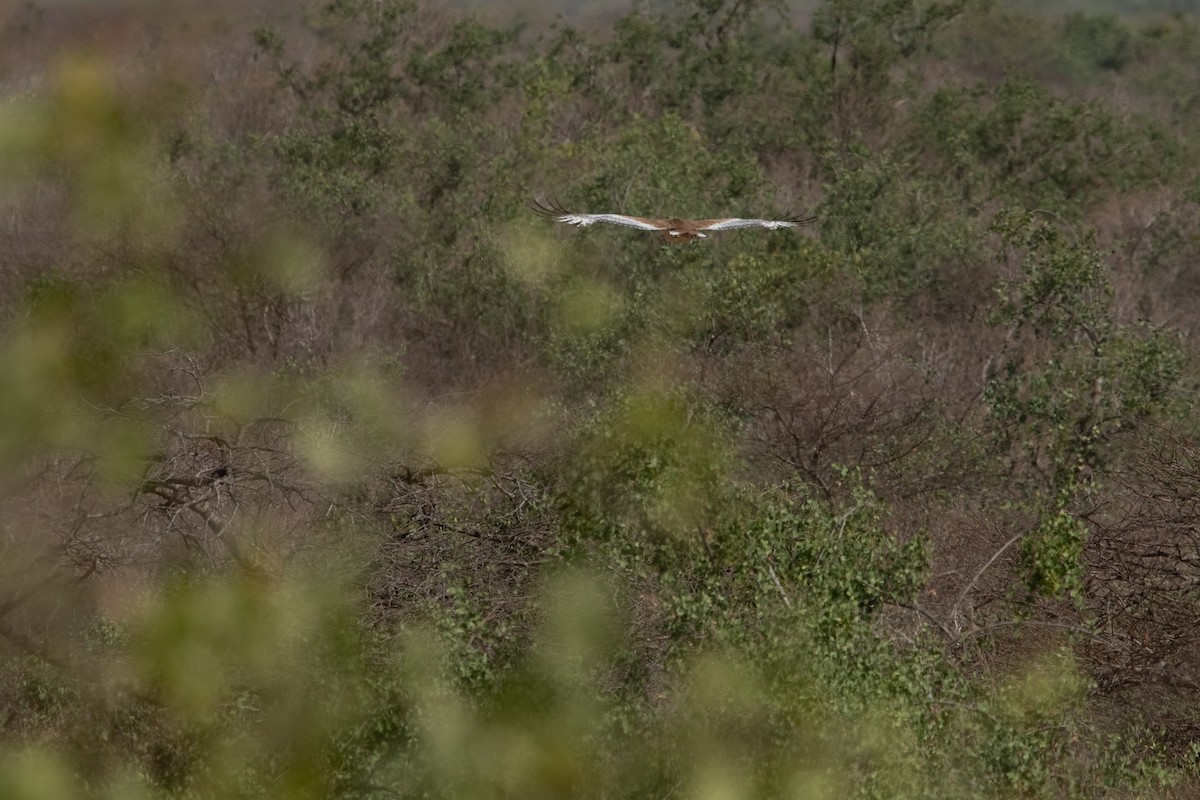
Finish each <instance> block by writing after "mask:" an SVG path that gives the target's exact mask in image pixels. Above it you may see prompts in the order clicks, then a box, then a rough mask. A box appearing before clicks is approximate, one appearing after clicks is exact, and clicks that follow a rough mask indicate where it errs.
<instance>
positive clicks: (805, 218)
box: [783, 214, 817, 225]
mask: <svg viewBox="0 0 1200 800" xmlns="http://www.w3.org/2000/svg"><path fill="white" fill-rule="evenodd" d="M816 221H817V215H816V214H807V215H806V214H788V215H787V216H786V217H784V218H783V222H790V223H792V224H793V225H811V224H812V223H814V222H816Z"/></svg>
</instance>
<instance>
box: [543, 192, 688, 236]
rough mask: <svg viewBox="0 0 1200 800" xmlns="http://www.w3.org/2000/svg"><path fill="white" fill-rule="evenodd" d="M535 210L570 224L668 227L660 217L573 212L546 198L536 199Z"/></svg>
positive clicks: (649, 227)
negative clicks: (601, 223)
mask: <svg viewBox="0 0 1200 800" xmlns="http://www.w3.org/2000/svg"><path fill="white" fill-rule="evenodd" d="M533 210H534V211H535V212H536V213H538V214H540V215H542V216H543V217H549V218H550V219H554V220H557V221H558V222H565V223H567V224H568V225H579V226H586V225H593V224H595V223H597V222H610V223H612V224H613V225H624V226H626V227H628V228H637V229H638V230H643V231H661V230H665V229H666V225H665V224H663V221H662V220H659V219H648V218H646V217H629V216H626V215H625V214H572V213H571V212H570V211H567V210H566V209H564V208H562V207H561V206H559V205H558V204H557V203H555V202H552V201H550V200H544V199H543V200H534V201H533Z"/></svg>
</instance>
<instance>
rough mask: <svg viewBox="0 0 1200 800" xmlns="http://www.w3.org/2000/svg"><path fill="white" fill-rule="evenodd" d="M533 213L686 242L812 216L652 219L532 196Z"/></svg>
mask: <svg viewBox="0 0 1200 800" xmlns="http://www.w3.org/2000/svg"><path fill="white" fill-rule="evenodd" d="M533 210H534V212H535V213H537V214H539V215H541V216H543V217H549V218H550V219H553V220H557V221H558V222H565V223H567V224H568V225H577V226H579V227H586V226H588V225H593V224H595V223H597V222H609V223H612V224H613V225H624V226H625V227H627V228H637V229H638V230H642V231H660V232H661V233H662V235H663V238H664V239H666V240H667V241H668V242H687V241H691V240H692V239H707V238H708V233H709V232H711V231H727V230H731V229H733V228H766V229H767V230H769V231H773V230H776V229H778V228H794V227H796V226H797V225H807V224H808V223H810V222H812V221H813V220H815V219H816V217H787V218H785V219H740V218H738V217H725V218H723V219H679V218H678V217H670V218H668V219H652V218H650V217H630V216H627V215H625V214H573V213H571V212H570V211H567V210H566V209H564V208H562V207H561V206H559V205H558V204H557V203H555V202H552V201H550V200H546V199H544V198H542V199H535V200H534V201H533Z"/></svg>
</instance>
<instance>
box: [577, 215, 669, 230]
mask: <svg viewBox="0 0 1200 800" xmlns="http://www.w3.org/2000/svg"><path fill="white" fill-rule="evenodd" d="M556 219H557V220H558V221H559V222H565V223H567V224H568V225H578V226H580V227H584V226H587V225H592V224H595V223H597V222H611V223H612V224H614V225H624V226H626V227H628V228H638V229H639V230H643V231H661V230H663V229H662V228H660V227H658V226H656V225H651V224H650V223H648V222H643V221H642V220H640V219H635V218H634V217H627V216H625V215H624V214H562V215H560V216H558V217H556Z"/></svg>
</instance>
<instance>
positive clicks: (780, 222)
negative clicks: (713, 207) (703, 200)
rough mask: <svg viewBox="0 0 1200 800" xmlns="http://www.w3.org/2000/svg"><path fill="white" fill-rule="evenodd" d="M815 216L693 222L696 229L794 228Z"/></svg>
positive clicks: (771, 229)
mask: <svg viewBox="0 0 1200 800" xmlns="http://www.w3.org/2000/svg"><path fill="white" fill-rule="evenodd" d="M814 220H816V217H785V218H784V219H740V218H738V217H733V218H730V219H698V220H696V222H695V225H696V230H698V231H727V230H729V229H731V228H766V229H767V230H769V231H773V230H777V229H779V228H794V227H796V226H797V225H807V224H808V223H810V222H813V221H814Z"/></svg>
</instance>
